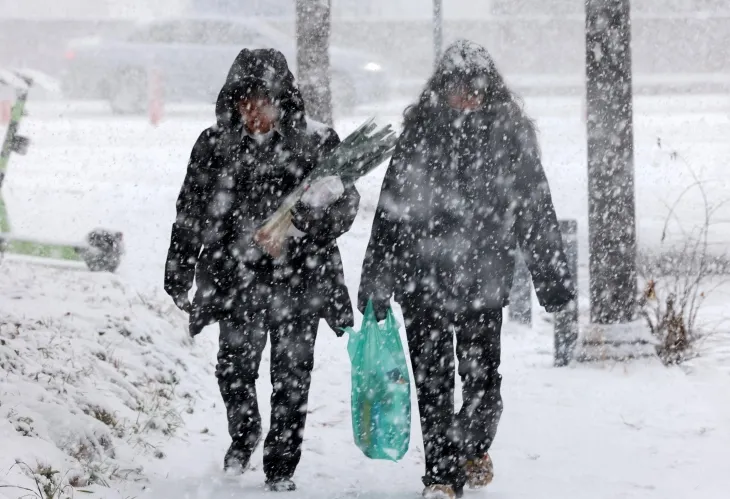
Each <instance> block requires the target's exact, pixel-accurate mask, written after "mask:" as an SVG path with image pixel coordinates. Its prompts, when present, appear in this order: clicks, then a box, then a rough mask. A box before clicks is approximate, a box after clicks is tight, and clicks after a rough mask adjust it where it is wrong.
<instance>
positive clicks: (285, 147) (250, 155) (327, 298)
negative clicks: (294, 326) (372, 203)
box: [165, 49, 360, 336]
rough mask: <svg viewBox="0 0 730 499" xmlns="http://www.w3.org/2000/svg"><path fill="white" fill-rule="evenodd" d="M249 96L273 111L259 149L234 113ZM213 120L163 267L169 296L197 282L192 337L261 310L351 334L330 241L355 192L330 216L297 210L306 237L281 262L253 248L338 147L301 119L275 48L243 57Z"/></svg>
mask: <svg viewBox="0 0 730 499" xmlns="http://www.w3.org/2000/svg"><path fill="white" fill-rule="evenodd" d="M252 94H256V95H261V94H264V95H266V96H267V97H269V98H270V99H271V100H272V101H273V102H274V103H275V105H276V106H277V107H278V109H279V120H278V122H277V126H276V130H275V131H274V133H273V134H272V135H271V136H270V137H268V138H267V139H266V140H265V141H257V140H255V138H254V137H252V136H250V135H249V134H248V133H246V131H245V130H244V127H243V124H242V122H241V117H240V114H239V112H238V110H237V104H238V102H239V101H240V100H241V99H242V98H243V97H245V96H246V95H252ZM216 118H217V122H216V124H215V125H214V126H212V127H210V128H208V129H206V130H204V131H203V132H202V133H201V135H200V136H199V138H198V140H197V141H196V143H195V145H194V146H193V150H192V153H191V155H190V160H189V162H188V168H187V174H186V176H185V180H184V181H183V185H182V188H181V190H180V195H179V196H178V200H177V218H176V220H175V223H174V224H173V226H172V234H171V238H170V247H169V250H168V255H167V263H166V266H165V290H166V291H167V293H168V294H170V295H171V296H173V297H175V296H179V295H180V294H186V293H188V292H189V290H190V289H191V288H192V285H193V279H195V282H196V284H197V290H196V292H195V296H194V299H193V302H192V311H191V314H190V334H191V335H192V336H195V335H196V334H198V333H199V332H200V331H201V330H202V328H203V327H205V326H206V325H208V324H212V323H214V322H216V321H219V320H227V319H230V320H236V319H237V318H242V317H245V316H247V315H251V314H255V313H256V312H257V311H260V310H262V309H275V310H276V313H277V314H278V316H279V317H280V318H282V319H285V318H286V317H287V316H291V315H292V314H300V313H307V314H318V315H319V316H320V317H322V318H324V319H326V320H327V322H328V323H329V325H330V326H331V327H332V328H333V329H335V331H339V328H341V327H346V326H350V325H352V323H353V315H352V304H351V302H350V299H349V295H348V293H347V288H346V287H345V284H344V275H343V270H342V261H341V258H340V253H339V249H338V247H337V243H336V238H337V237H339V236H340V235H342V234H343V233H345V232H346V231H347V230H349V228H350V226H351V224H352V222H353V220H354V218H355V215H356V214H357V208H358V204H359V199H360V198H359V194H358V192H357V190H356V189H355V188H354V187H353V186H348V187H347V188H346V190H345V193H344V194H343V196H341V197H340V198H339V199H338V200H337V201H335V202H334V203H333V204H332V205H330V206H329V207H327V208H323V209H319V210H315V209H307V208H306V207H304V206H298V208H297V209H296V210H295V211H294V220H293V221H294V224H295V226H296V227H297V228H298V229H300V230H302V231H303V232H304V233H305V234H304V235H303V236H301V237H297V238H290V239H288V240H287V244H288V247H287V249H286V258H285V260H284V261H274V260H273V259H272V258H271V257H269V256H268V255H267V254H265V253H264V252H262V251H261V250H260V249H259V248H258V247H257V246H256V244H255V243H253V241H252V235H253V232H254V231H255V229H256V228H257V227H258V226H260V225H261V224H262V223H263V222H264V221H265V220H266V219H267V218H268V216H269V215H271V214H272V213H274V212H275V211H276V209H277V208H278V207H279V205H280V204H281V201H283V200H284V198H285V197H286V196H287V195H288V194H289V193H290V192H291V191H293V190H294V189H295V188H296V186H297V185H298V184H299V183H300V182H301V180H302V179H303V178H304V177H305V176H306V175H307V174H308V173H309V172H310V171H311V170H312V169H313V168H314V167H315V166H316V164H317V162H318V161H319V159H320V158H321V157H322V156H323V155H325V154H327V153H329V152H330V151H331V150H332V149H333V148H334V147H336V146H337V144H338V143H339V138H338V136H337V134H336V133H335V131H334V130H332V129H331V128H329V127H327V126H325V125H322V124H318V123H316V122H313V121H310V120H308V119H307V118H306V115H305V110H304V102H303V100H302V97H301V95H300V93H299V90H298V89H297V87H296V85H295V83H294V77H293V75H292V73H291V72H290V71H289V68H288V66H287V63H286V59H285V58H284V56H283V55H282V54H281V53H280V52H278V51H276V50H273V49H261V50H253V51H252V50H248V49H244V50H243V51H241V52H240V54H239V55H238V57H236V59H235V61H234V62H233V65H232V67H231V69H230V71H229V73H228V76H227V78H226V82H225V84H224V85H223V87H222V89H221V91H220V93H219V95H218V99H217V102H216Z"/></svg>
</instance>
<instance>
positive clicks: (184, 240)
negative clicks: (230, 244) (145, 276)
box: [165, 129, 216, 296]
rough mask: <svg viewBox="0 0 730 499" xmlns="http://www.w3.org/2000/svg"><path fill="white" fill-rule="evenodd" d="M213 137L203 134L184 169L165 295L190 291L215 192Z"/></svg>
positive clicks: (167, 264) (171, 243) (172, 237)
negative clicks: (207, 213) (209, 203)
mask: <svg viewBox="0 0 730 499" xmlns="http://www.w3.org/2000/svg"><path fill="white" fill-rule="evenodd" d="M215 140H216V134H215V133H214V132H213V131H212V130H211V129H207V130H205V131H204V132H203V133H202V134H201V135H200V137H198V140H197V141H196V142H195V145H194V146H193V150H192V153H191V154H190V160H189V161H188V169H187V173H186V175H185V180H183V184H182V188H181V189H180V194H179V195H178V198H177V203H176V207H177V217H176V219H175V223H173V224H172V233H171V235H170V247H169V249H168V251H167V261H166V262H165V291H166V292H167V293H168V294H169V295H171V296H175V295H177V294H180V293H186V292H188V291H189V290H190V288H192V286H193V280H194V278H195V265H196V264H197V262H198V256H199V255H200V250H201V248H202V246H203V241H202V231H203V229H204V225H205V219H206V211H207V206H208V202H209V200H210V198H211V196H212V194H213V191H214V188H215V178H216V177H215V174H214V173H215V172H214V170H213V168H212V163H213V151H214V147H215Z"/></svg>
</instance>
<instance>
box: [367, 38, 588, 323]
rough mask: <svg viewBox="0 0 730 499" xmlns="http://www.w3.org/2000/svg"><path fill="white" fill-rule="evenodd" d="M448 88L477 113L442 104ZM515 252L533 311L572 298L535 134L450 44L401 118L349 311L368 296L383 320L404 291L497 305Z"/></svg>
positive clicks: (508, 99) (466, 46) (489, 68)
mask: <svg viewBox="0 0 730 499" xmlns="http://www.w3.org/2000/svg"><path fill="white" fill-rule="evenodd" d="M454 82H457V83H458V82H461V83H463V84H465V85H466V86H467V87H468V88H470V89H471V90H473V91H475V92H478V93H481V94H482V95H483V97H484V99H485V105H484V106H483V107H482V108H480V109H479V110H477V111H473V112H470V113H464V112H462V111H456V110H454V109H452V108H450V107H449V106H448V105H446V103H445V102H444V97H445V95H446V89H447V88H449V86H450V85H452V84H454ZM462 86H463V85H462ZM518 246H519V247H520V248H521V250H522V252H523V254H524V257H525V260H526V261H527V264H528V266H529V269H530V271H531V273H532V277H533V282H534V284H535V289H536V291H537V296H538V298H539V300H540V303H541V304H542V305H543V306H545V307H546V308H547V309H548V310H555V309H558V308H560V307H562V306H563V305H565V304H566V303H567V302H568V301H570V300H571V299H572V298H573V295H574V290H573V286H572V283H571V281H570V275H569V273H568V269H567V265H566V258H565V254H564V252H563V246H562V239H561V235H560V232H559V229H558V220H557V217H556V215H555V210H554V208H553V203H552V199H551V196H550V189H549V187H548V183H547V179H546V177H545V173H544V172H543V168H542V165H541V161H540V153H539V147H538V141H537V137H536V134H535V130H534V126H533V125H532V123H531V122H530V120H529V119H528V118H526V117H525V115H524V114H523V112H522V110H521V108H520V107H519V106H518V105H517V103H516V102H515V100H514V97H513V96H512V95H511V94H510V93H509V91H508V90H507V88H506V87H505V85H504V82H503V81H502V80H501V78H500V77H499V74H498V73H497V71H496V69H495V67H494V64H493V62H492V60H491V58H490V57H489V55H488V54H487V52H486V50H485V49H483V48H482V47H480V46H478V45H476V44H473V43H470V42H458V43H457V44H455V45H453V46H451V47H450V48H449V49H448V50H447V51H446V53H445V55H444V58H443V60H442V61H441V62H440V64H439V66H438V69H437V71H436V73H435V75H434V76H433V77H432V79H431V80H430V82H429V85H428V87H427V89H426V91H425V92H424V94H423V96H422V97H421V100H420V102H419V103H417V104H416V105H415V106H413V107H412V108H411V109H409V110H408V111H407V112H406V119H405V123H404V130H403V133H402V135H401V136H400V138H399V140H398V144H397V147H396V151H395V154H394V155H393V158H392V160H391V163H390V166H389V168H388V170H387V173H386V175H385V179H384V181H383V185H382V190H381V194H380V200H379V203H378V208H377V211H376V213H375V219H374V221H373V227H372V234H371V237H370V243H369V245H368V249H367V253H366V257H365V263H364V266H363V269H362V279H361V284H360V291H359V300H358V301H359V303H358V306H359V308H360V309H361V310H362V309H363V308H364V306H365V304H366V303H367V300H368V299H369V298H373V300H374V303H375V304H376V308H380V309H381V314H382V309H383V308H384V307H387V305H386V304H387V301H388V299H389V297H390V296H391V295H393V294H395V299H396V301H399V302H400V301H402V300H403V299H404V298H408V296H406V295H412V296H416V297H424V296H430V297H433V299H434V300H436V301H437V302H438V305H439V306H445V307H449V308H458V307H464V306H467V307H471V308H474V309H480V308H499V307H503V306H505V305H507V304H508V301H509V292H510V289H511V287H512V276H513V273H514V261H515V249H516V248H517V247H518ZM412 296H411V297H412ZM452 305H453V307H452ZM428 306H429V304H427V303H425V304H424V307H428Z"/></svg>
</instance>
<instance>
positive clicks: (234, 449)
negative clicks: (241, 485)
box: [223, 437, 261, 473]
mask: <svg viewBox="0 0 730 499" xmlns="http://www.w3.org/2000/svg"><path fill="white" fill-rule="evenodd" d="M259 443H261V437H259V438H258V439H257V440H256V441H255V442H254V444H253V445H250V444H246V443H241V442H240V441H235V440H234V441H233V442H232V443H231V446H230V447H229V448H228V452H226V457H225V458H223V470H224V471H226V472H228V473H244V472H245V471H246V470H247V469H248V465H249V464H250V461H251V456H252V455H253V453H254V451H255V450H256V449H257V448H258V446H259Z"/></svg>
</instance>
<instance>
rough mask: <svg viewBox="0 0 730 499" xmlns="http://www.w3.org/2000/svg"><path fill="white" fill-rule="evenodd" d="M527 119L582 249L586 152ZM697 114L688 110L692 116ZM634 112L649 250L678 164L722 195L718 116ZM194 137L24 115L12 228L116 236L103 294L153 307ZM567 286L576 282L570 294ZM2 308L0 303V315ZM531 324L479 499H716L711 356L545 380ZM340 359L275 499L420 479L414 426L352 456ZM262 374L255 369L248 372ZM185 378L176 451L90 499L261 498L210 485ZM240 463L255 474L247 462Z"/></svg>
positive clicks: (219, 431)
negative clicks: (386, 458)
mask: <svg viewBox="0 0 730 499" xmlns="http://www.w3.org/2000/svg"><path fill="white" fill-rule="evenodd" d="M561 103H562V104H561ZM527 106H528V109H531V110H533V111H534V113H535V115H536V116H537V118H538V124H539V127H540V130H541V142H542V147H543V155H544V161H545V166H546V171H547V174H548V177H549V180H550V182H551V187H552V190H553V193H554V197H555V203H556V207H557V210H558V215H559V216H560V217H561V218H576V219H578V221H579V224H580V230H581V239H582V245H583V247H585V241H586V195H585V185H586V177H585V167H584V165H585V156H586V153H585V145H584V143H585V134H584V131H583V129H584V125H583V122H582V121H581V119H580V105H579V102H577V101H575V102H573V101H565V102H563V101H560V100H556V99H552V100H550V101H528V102H527ZM699 108H702V109H703V112H696V110H697V109H699ZM637 109H638V111H639V114H638V115H637V118H636V137H637V146H636V183H637V199H638V200H639V201H638V203H637V204H638V206H637V209H638V225H639V239H640V241H641V243H642V244H643V245H645V246H654V245H657V244H659V236H660V233H661V229H662V226H663V224H664V220H665V218H666V214H667V212H668V208H667V207H666V204H671V203H672V202H673V201H674V199H675V198H676V197H677V196H678V195H679V194H680V193H681V192H682V191H683V190H684V189H685V188H686V187H687V186H688V185H690V184H691V183H692V182H693V180H692V176H691V175H690V173H689V172H688V171H687V170H686V168H685V166H683V164H682V162H681V160H680V158H685V159H686V160H687V161H688V162H689V163H690V164H691V165H692V166H693V168H695V169H696V171H697V173H698V175H699V176H700V177H701V178H702V179H703V180H707V181H708V183H707V189H708V192H709V194H710V198H711V202H713V203H715V202H720V201H723V200H724V197H723V196H725V197H728V196H730V169H728V168H727V165H728V163H729V161H728V160H730V140H728V137H730V103H729V100H728V99H720V98H717V99H706V100H702V101H701V102H700V101H692V102H689V101H681V100H676V101H660V100H656V101H651V100H646V101H640V103H639V104H637ZM666 110H670V111H671V112H668V111H666ZM380 111H381V113H382V116H383V117H384V118H385V119H391V120H397V119H398V114H399V113H400V109H399V108H397V107H395V106H393V107H386V108H383V109H381V110H380ZM31 113H33V108H32V107H31ZM357 122H358V120H356V119H349V120H343V121H342V122H341V123H340V124H339V127H338V131H340V132H341V133H342V134H345V133H347V132H348V131H349V130H350V129H352V128H353V127H354V126H355V125H356V124H357ZM207 124H208V122H207V121H206V120H205V119H200V118H199V117H188V118H185V119H179V120H176V121H167V122H164V123H163V124H162V125H161V126H160V127H158V128H151V127H150V126H149V125H148V124H146V123H145V122H144V120H141V119H140V120H138V119H112V118H109V117H102V116H89V115H74V113H69V114H67V115H66V116H61V117H59V116H53V113H49V112H44V111H43V110H42V109H38V117H37V118H33V117H32V115H31V118H29V119H28V121H27V123H26V124H24V125H23V133H24V134H25V135H28V136H30V137H31V138H32V140H33V141H34V144H33V146H32V148H31V150H30V153H29V154H28V155H27V156H25V157H14V158H13V160H12V162H11V164H10V172H9V174H8V177H7V180H6V186H5V187H4V195H5V199H6V202H7V204H8V209H9V211H10V212H11V216H12V221H13V224H14V226H15V229H16V230H17V231H19V232H23V233H26V234H29V235H44V236H47V237H64V238H68V237H82V236H83V235H84V233H85V232H86V231H88V230H89V229H91V228H93V227H96V226H100V225H101V226H107V227H111V228H116V229H120V230H123V231H124V233H125V240H126V244H127V249H128V255H127V258H126V260H125V261H124V263H123V265H122V267H121V269H120V272H119V273H120V277H121V279H122V280H123V281H124V282H125V283H128V284H129V285H131V286H132V287H134V288H136V289H138V290H139V291H142V292H144V293H147V294H150V293H158V294H159V293H161V290H160V289H159V288H160V284H161V277H162V267H163V262H164V256H165V252H166V249H167V244H168V238H169V225H170V223H171V222H172V219H173V216H174V201H175V198H176V196H177V191H178V189H179V185H180V182H181V180H182V178H183V175H184V171H185V164H186V161H187V156H188V154H189V151H190V147H191V145H192V143H193V141H194V140H195V138H196V137H197V134H198V133H199V132H200V131H201V130H202V129H203V128H204V126H206V125H207ZM658 143H661V147H659V145H658ZM675 151H676V152H677V153H678V155H677V156H678V158H677V159H675V157H674V156H675V155H674V154H673V153H674V152H675ZM382 174H383V169H382V168H381V169H380V170H378V171H376V172H375V173H374V174H373V175H372V176H371V177H370V178H366V179H364V180H363V181H362V182H361V184H360V185H359V187H360V190H361V192H362V204H361V213H360V215H359V218H358V220H357V222H356V224H355V226H354V227H353V229H352V231H351V232H350V233H348V234H347V235H346V236H345V237H343V238H342V239H341V241H340V244H341V247H342V248H343V255H344V259H345V265H346V268H345V272H346V279H347V281H348V285H349V287H350V290H351V292H353V293H354V291H355V290H356V289H357V284H358V279H359V265H360V262H361V261H362V256H363V254H364V251H365V244H366V242H367V237H368V235H369V227H370V223H371V218H372V214H373V211H372V210H373V208H374V205H375V202H376V200H377V192H378V187H379V184H380V178H381V177H382ZM697 199H698V197H697V196H696V195H690V196H689V197H688V198H687V199H686V200H685V203H686V205H685V204H683V206H684V208H683V209H682V210H681V211H680V212H681V219H682V222H683V224H688V225H690V226H691V225H692V224H695V223H697V222H698V220H700V216H701V213H700V211H698V208H697ZM717 217H718V220H717V222H718V223H723V221H724V223H725V224H727V223H730V207H725V208H724V209H723V210H720V211H719V212H718V215H717ZM729 233H730V232H728V230H727V226H725V227H724V228H723V227H722V225H718V228H717V230H715V231H714V232H713V240H714V241H715V242H716V243H718V244H720V245H724V247H727V244H728V243H729V242H730V241H729V239H730V237H728V235H727V234H729ZM582 253H583V256H585V251H583V252H582ZM68 279H71V280H74V282H76V280H79V279H80V280H83V279H84V277H83V274H80V275H76V276H69V277H68ZM585 279H586V276H583V275H582V276H581V281H582V283H581V284H582V288H583V290H585V289H586V285H585V284H584V283H585ZM60 284H61V285H63V283H60ZM721 296H723V295H721ZM724 297H726V298H727V297H728V294H727V293H726V294H725V295H724ZM0 299H2V297H0ZM6 303H7V302H6V301H0V308H1V307H2V306H4V305H5V304H6ZM39 303H41V304H42V302H39ZM713 303H714V302H713ZM727 303H728V301H727V299H719V300H718V301H717V302H716V306H715V307H714V311H715V314H716V315H715V316H713V320H714V319H717V318H718V317H719V318H720V319H723V318H725V319H726V318H728V317H730V308H728V306H727V305H726V304H727ZM114 306H115V304H114V303H111V304H109V307H110V308H112V307H114ZM546 318H547V316H544V315H540V316H539V317H538V318H537V320H536V323H537V324H536V326H535V328H534V330H527V329H522V328H518V327H514V326H511V325H508V326H507V327H505V331H504V334H503V336H504V346H503V371H502V372H503V376H504V382H503V394H504V398H505V412H504V416H503V419H502V425H501V426H500V430H499V434H498V437H497V441H496V443H495V446H494V449H493V454H494V459H495V466H496V472H497V477H496V480H495V483H494V484H493V486H492V487H491V488H490V489H489V491H488V497H490V498H492V499H518V498H529V499H534V498H546V499H552V498H555V499H558V498H560V499H585V498H591V499H593V498H596V499H604V498H605V499H616V498H657V499H685V498H686V499H690V498H708V499H720V498H725V497H727V491H728V490H730V474H728V473H727V470H728V465H727V456H728V449H730V376H728V374H727V372H725V371H721V370H719V369H718V367H720V366H718V365H717V362H716V361H715V360H714V359H713V358H707V359H700V360H698V361H696V362H694V363H693V365H692V367H691V368H687V369H679V368H675V369H665V368H663V367H661V366H659V365H658V364H656V363H652V362H640V363H632V364H628V365H614V364H612V363H605V364H603V363H601V364H597V365H590V366H584V365H581V366H577V367H573V368H567V369H561V370H558V369H553V368H552V367H551V364H552V360H551V355H552V353H551V341H552V338H551V326H550V325H549V324H548V323H547V322H546ZM720 319H718V320H720ZM726 329H727V327H726ZM205 336H206V337H205V338H203V339H202V340H201V341H199V342H198V343H199V345H198V346H197V347H196V348H198V349H199V351H200V350H203V351H205V352H207V355H209V358H210V359H211V362H212V361H213V358H214V342H215V339H214V337H215V331H214V330H210V331H206V333H205ZM345 346H346V342H345V340H344V339H337V338H335V336H334V334H333V333H332V332H331V331H329V330H328V329H327V328H324V327H323V328H322V329H321V330H320V338H319V342H318V345H317V358H316V368H315V373H314V378H313V387H312V397H311V401H310V402H311V404H310V412H311V414H310V416H309V421H308V427H307V434H306V440H305V450H304V457H303V460H302V463H301V466H300V468H299V470H298V472H297V475H296V477H295V478H296V479H297V481H298V483H299V485H300V491H299V492H297V493H295V494H292V495H291V497H297V498H303V499H309V498H312V499H313V498H315V497H316V498H324V499H334V498H349V497H359V498H363V499H375V498H385V499H396V498H398V499H400V498H413V499H415V498H416V497H418V496H417V494H418V492H419V491H420V487H419V486H420V484H419V476H420V473H421V472H422V470H421V467H422V466H423V464H422V463H423V452H422V448H421V444H420V442H419V440H420V439H419V438H418V436H419V431H418V428H417V426H416V427H414V431H413V434H414V438H413V440H412V446H411V451H410V452H409V453H408V455H407V456H406V458H405V459H404V460H403V461H402V462H400V463H397V464H393V463H383V462H373V461H368V460H367V459H365V458H364V457H363V456H362V455H361V454H360V453H359V451H358V450H357V449H356V448H355V447H354V445H353V444H352V436H351V429H350V414H349V361H348V358H347V355H346V350H345ZM267 368H268V364H266V365H265V366H263V367H262V369H267ZM186 376H190V377H192V378H194V379H195V383H197V384H199V385H200V386H201V387H202V389H201V391H202V392H203V393H204V394H205V395H203V396H202V398H201V399H200V400H199V401H197V403H196V407H197V409H196V411H195V413H194V414H193V415H189V416H188V415H186V416H185V426H184V428H183V429H182V430H181V431H180V433H179V434H178V436H177V437H175V438H172V439H170V440H169V441H168V442H166V443H165V446H164V451H165V454H166V455H167V458H166V459H164V460H159V459H148V458H147V457H142V456H140V457H139V464H141V465H143V466H144V467H145V470H146V472H147V475H148V476H149V477H150V478H151V483H150V484H149V485H148V486H147V488H146V490H145V491H140V490H139V485H137V484H129V485H126V486H124V487H123V488H119V490H118V492H114V493H113V492H112V491H110V490H107V489H101V488H97V489H95V490H96V492H97V497H115V498H116V497H119V498H122V497H135V496H136V497H149V498H151V499H173V498H174V499H181V498H185V499H209V498H210V499H213V498H215V499H221V498H229V497H230V498H233V497H246V498H254V499H257V498H260V497H261V498H263V497H270V494H268V493H266V492H263V490H262V489H261V484H262V482H263V474H262V472H261V470H260V469H256V470H254V471H253V472H252V473H250V474H248V475H246V476H245V477H243V478H242V479H240V480H236V479H231V478H226V477H223V476H222V474H221V473H220V472H219V471H218V469H219V467H220V461H221V457H222V455H223V452H224V451H225V448H226V446H227V436H226V427H225V417H224V413H223V410H222V404H221V402H220V400H219V396H218V394H217V385H216V383H215V379H214V378H213V376H212V375H211V374H209V373H205V372H203V370H202V369H201V370H200V371H199V372H198V371H191V372H188V373H186ZM260 389H261V391H260V397H262V398H264V397H267V396H268V393H269V391H270V386H269V384H268V376H267V375H265V373H263V372H262V379H261V381H260ZM266 405H267V404H263V405H262V406H263V408H264V410H265V411H266V410H267V408H266ZM2 410H3V409H1V408H0V411H2ZM204 429H209V431H206V432H203V431H204ZM3 452H4V451H3V450H2V445H0V457H3V458H6V457H11V456H9V455H3ZM255 459H256V460H257V462H258V461H260V451H259V454H258V455H257V456H256V457H255ZM3 462H5V459H4V460H3ZM119 487H121V486H119ZM4 493H5V492H0V497H3V496H2V494H4ZM469 496H471V497H484V494H481V493H469ZM7 497H8V498H9V497H15V496H11V495H8V496H7ZM467 497H468V496H467Z"/></svg>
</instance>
